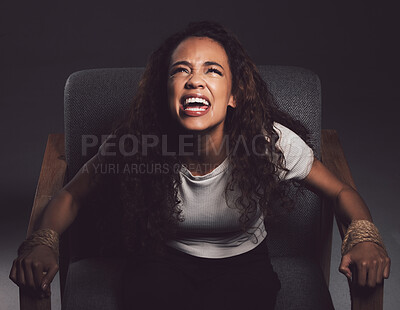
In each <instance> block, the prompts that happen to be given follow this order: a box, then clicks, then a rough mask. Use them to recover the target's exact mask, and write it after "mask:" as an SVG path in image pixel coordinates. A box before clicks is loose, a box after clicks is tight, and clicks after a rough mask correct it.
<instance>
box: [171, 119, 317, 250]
mask: <svg viewBox="0 0 400 310" xmlns="http://www.w3.org/2000/svg"><path fill="white" fill-rule="evenodd" d="M274 128H275V129H276V131H277V133H278V135H279V139H278V141H277V143H276V145H277V147H278V148H279V149H280V150H281V151H282V153H283V155H284V158H285V167H286V168H287V169H289V171H284V170H282V171H281V172H280V173H279V179H280V180H289V179H297V180H301V179H304V178H305V177H306V176H307V175H308V173H309V172H310V170H311V166H312V163H313V161H314V153H313V150H312V149H311V148H310V147H309V146H308V145H307V144H306V143H305V142H304V141H303V140H302V139H301V138H300V137H299V136H298V135H297V134H296V133H294V132H293V131H292V130H290V129H289V128H287V127H285V126H283V125H281V124H279V123H276V122H275V123H274ZM229 172H230V169H229V162H228V158H226V159H225V160H224V161H223V162H222V163H221V164H220V165H219V166H218V167H216V168H215V169H214V170H212V171H211V172H210V173H208V174H206V175H201V176H193V175H192V174H191V173H190V171H189V170H188V169H187V168H186V167H182V170H181V171H180V175H181V179H182V184H181V186H180V188H179V196H180V197H179V198H180V200H181V204H180V208H181V209H182V215H183V217H184V221H183V222H180V223H179V230H178V231H179V233H178V237H177V238H176V239H175V240H172V241H170V242H169V243H168V245H169V246H171V247H173V248H175V249H177V250H180V251H183V252H185V253H188V254H190V255H194V256H198V257H207V258H224V257H230V256H234V255H239V254H242V253H245V252H247V251H250V250H252V249H253V248H255V247H256V246H257V244H259V243H260V242H261V241H262V240H264V238H265V237H266V236H267V231H266V229H265V226H264V218H263V216H262V214H261V212H257V213H256V212H255V213H254V215H253V216H252V217H251V225H250V226H249V227H251V228H250V229H249V230H248V231H247V232H243V230H242V228H241V223H240V221H239V217H240V212H239V210H237V209H235V208H230V207H228V205H227V203H226V200H225V192H224V191H225V187H226V185H227V182H228V180H229ZM239 194H240V191H237V190H234V191H233V192H232V194H231V195H230V196H229V197H228V199H232V200H231V201H232V203H230V205H232V204H233V201H234V199H235V198H236V197H237V196H236V195H239Z"/></svg>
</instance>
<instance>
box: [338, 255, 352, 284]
mask: <svg viewBox="0 0 400 310" xmlns="http://www.w3.org/2000/svg"><path fill="white" fill-rule="evenodd" d="M350 263H351V259H350V257H349V256H348V255H345V256H343V257H342V261H341V262H340V266H339V272H341V273H343V274H344V275H345V276H346V277H347V278H349V279H351V276H352V273H351V270H350Z"/></svg>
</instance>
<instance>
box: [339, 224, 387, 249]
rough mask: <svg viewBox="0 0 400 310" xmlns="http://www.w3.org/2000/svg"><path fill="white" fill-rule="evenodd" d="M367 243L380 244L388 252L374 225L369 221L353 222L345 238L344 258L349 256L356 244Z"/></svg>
mask: <svg viewBox="0 0 400 310" xmlns="http://www.w3.org/2000/svg"><path fill="white" fill-rule="evenodd" d="M366 241H369V242H374V243H376V244H378V245H379V246H381V247H382V248H383V249H384V250H385V252H386V248H385V245H384V243H383V240H382V237H381V235H380V234H379V231H378V228H377V227H376V226H375V225H374V223H372V222H370V221H367V220H353V221H352V222H351V224H350V225H349V227H348V228H347V231H346V234H345V236H344V238H343V242H342V256H343V255H345V254H347V253H348V252H349V251H350V250H351V249H352V248H353V247H354V246H355V245H356V244H358V243H361V242H366ZM386 253H387V252H386Z"/></svg>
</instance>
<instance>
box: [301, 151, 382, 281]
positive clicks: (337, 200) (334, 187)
mask: <svg viewBox="0 0 400 310" xmlns="http://www.w3.org/2000/svg"><path fill="white" fill-rule="evenodd" d="M303 182H304V185H305V187H306V188H308V189H309V190H311V191H313V192H314V193H316V194H317V195H320V196H321V195H322V196H325V197H327V198H329V199H332V200H333V201H334V208H335V209H334V212H335V213H336V215H337V216H338V217H339V218H340V220H341V221H342V222H343V223H344V224H345V225H346V226H348V225H350V223H351V222H352V221H354V220H367V221H370V222H372V217H371V214H370V212H369V210H368V207H367V205H366V204H365V202H364V201H363V199H362V198H361V196H360V195H359V194H358V192H357V191H356V190H354V189H353V188H352V187H350V186H349V185H347V184H345V183H343V182H341V181H340V180H339V179H338V178H337V177H336V176H335V175H334V174H332V173H331V172H330V171H329V170H328V169H327V168H326V167H325V166H324V165H323V164H322V163H321V162H320V161H319V160H318V159H317V158H314V162H313V165H312V168H311V170H310V172H309V174H308V175H307V177H306V178H305V179H303ZM351 265H353V266H354V267H355V268H356V275H355V276H354V278H353V281H357V283H358V284H359V285H361V286H366V285H367V286H370V287H374V286H375V285H376V284H378V283H382V280H383V278H385V279H387V278H388V277H389V272H390V258H389V257H388V256H387V253H386V251H385V249H384V248H382V247H381V246H379V245H378V244H376V243H374V242H368V241H365V242H361V243H358V244H356V245H355V246H354V247H353V248H352V249H351V250H350V251H348V252H347V253H346V254H345V255H343V256H342V261H341V263H340V267H339V271H340V272H341V273H343V274H344V275H345V276H346V277H348V278H349V279H351V278H352V276H353V275H352V272H351V270H350V266H351Z"/></svg>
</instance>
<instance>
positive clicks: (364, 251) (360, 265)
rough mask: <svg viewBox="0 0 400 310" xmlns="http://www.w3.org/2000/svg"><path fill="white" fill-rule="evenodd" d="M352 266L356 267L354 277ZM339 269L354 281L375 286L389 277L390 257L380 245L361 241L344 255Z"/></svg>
mask: <svg viewBox="0 0 400 310" xmlns="http://www.w3.org/2000/svg"><path fill="white" fill-rule="evenodd" d="M351 266H354V268H355V270H354V269H353V271H355V275H354V277H353V273H352V272H351V270H350V267H351ZM339 271H340V272H341V273H343V274H344V275H345V276H346V277H347V278H349V279H352V280H353V283H358V284H359V285H360V286H369V287H375V286H376V285H377V284H380V283H382V281H383V279H387V278H388V277H389V273H390V258H389V257H388V256H387V254H386V251H385V250H384V249H383V248H382V247H380V246H379V245H377V244H375V243H373V242H361V243H358V244H356V245H355V246H354V247H353V248H352V249H351V250H350V251H349V252H348V253H347V254H345V255H343V256H342V261H341V263H340V267H339Z"/></svg>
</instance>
